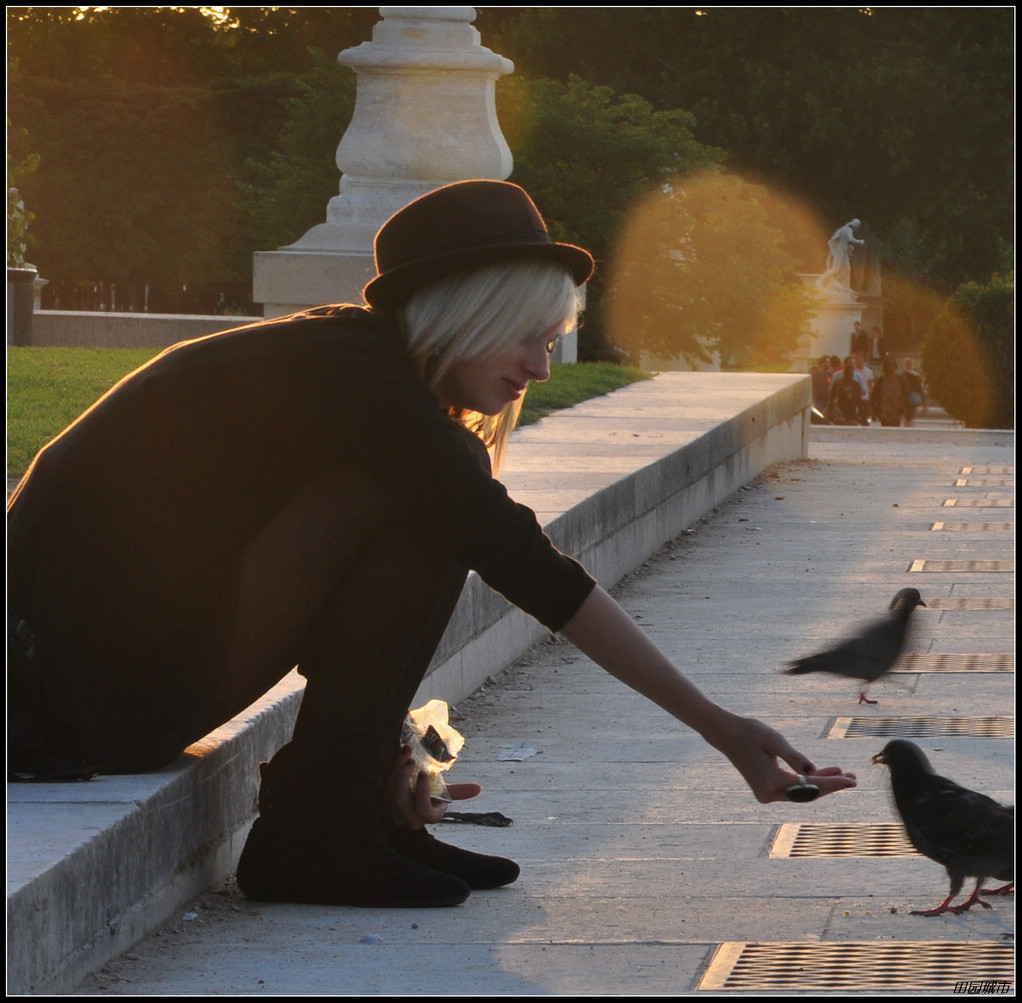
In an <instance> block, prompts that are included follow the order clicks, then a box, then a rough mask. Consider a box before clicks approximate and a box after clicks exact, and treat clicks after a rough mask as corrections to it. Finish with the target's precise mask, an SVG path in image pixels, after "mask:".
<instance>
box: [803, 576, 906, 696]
mask: <svg viewBox="0 0 1022 1003" xmlns="http://www.w3.org/2000/svg"><path fill="white" fill-rule="evenodd" d="M925 605H926V603H924V602H923V599H922V596H920V595H919V590H918V589H902V590H901V591H900V592H899V593H898V594H897V595H896V596H895V597H894V598H893V599H892V600H891V605H890V607H889V610H890V613H889V615H888V616H886V617H885V618H884V619H883V620H880V621H878V622H877V623H874V624H873V625H872V626H870V627H867V628H866V629H865V630H864V631H862V632H861V633H860V634H856V635H855V636H854V637H850V638H849V639H848V640H847V641H844V642H843V643H841V644H839V645H838V646H837V647H836V648H831V649H829V650H828V651H821V652H820V653H819V654H817V655H808V656H807V657H805V658H798V659H796V660H795V661H793V662H788V665H789V666H790V668H788V669H785V672H787V673H788V674H789V675H793V676H801V675H805V674H806V673H807V672H831V673H833V674H834V675H837V676H850V677H851V678H852V679H861V680H863V682H864V683H866V684H868V683H871V682H873V681H874V680H876V679H879V678H880V677H881V676H883V675H886V674H887V673H888V672H890V671H891V668H892V667H893V666H894V663H895V662H896V661H897V660H898V656H899V655H900V654H901V652H902V650H903V649H904V647H905V639H906V637H907V635H908V624H909V618H910V617H911V615H912V610H914V609H915V608H916V607H917V606H925ZM859 703H876V700H870V699H869V698H868V697H867V696H866V686H865V685H864V686H863V687H862V689H861V690H860V691H859Z"/></svg>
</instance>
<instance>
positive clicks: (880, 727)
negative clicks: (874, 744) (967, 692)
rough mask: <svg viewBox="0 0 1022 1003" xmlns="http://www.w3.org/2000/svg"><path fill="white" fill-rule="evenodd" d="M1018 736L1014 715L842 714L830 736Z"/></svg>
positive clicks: (835, 722)
mask: <svg viewBox="0 0 1022 1003" xmlns="http://www.w3.org/2000/svg"><path fill="white" fill-rule="evenodd" d="M954 736H960V737H969V738H1014V737H1015V719H1014V718H1013V717H839V718H835V720H834V723H833V724H832V725H831V727H830V731H829V732H828V733H827V738H950V737H954Z"/></svg>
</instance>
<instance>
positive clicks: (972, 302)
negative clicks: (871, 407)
mask: <svg viewBox="0 0 1022 1003" xmlns="http://www.w3.org/2000/svg"><path fill="white" fill-rule="evenodd" d="M1014 335H1015V279H1014V276H1013V275H1012V276H1011V277H1009V278H1006V279H1005V278H1001V276H999V275H995V276H994V277H993V279H991V281H990V282H987V283H982V284H981V283H978V282H967V283H965V284H964V285H962V286H961V287H960V288H959V289H958V291H957V292H956V293H955V295H954V297H953V298H952V299H951V301H950V302H949V303H948V304H947V306H946V307H945V308H944V310H942V311H941V313H940V315H939V316H938V317H937V318H936V319H935V320H934V321H933V323H932V324H931V326H930V329H929V331H928V332H927V336H926V342H925V343H924V345H923V374H924V376H925V377H926V384H927V387H928V388H929V392H930V396H931V397H932V398H933V399H934V400H935V401H936V402H937V403H938V404H940V405H941V407H943V408H944V410H946V411H947V413H948V414H949V415H951V417H952V418H956V419H957V420H959V421H962V422H964V423H965V424H966V425H967V426H968V427H969V428H1014V427H1015V418H1014V412H1015V347H1014V346H1015V337H1014Z"/></svg>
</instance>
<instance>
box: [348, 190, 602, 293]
mask: <svg viewBox="0 0 1022 1003" xmlns="http://www.w3.org/2000/svg"><path fill="white" fill-rule="evenodd" d="M374 250H375V254H376V271H377V272H378V273H379V274H378V275H377V276H376V278H375V279H373V280H372V281H371V282H370V283H369V284H368V285H367V286H366V287H365V289H364V290H363V291H362V295H363V296H364V297H365V300H366V302H367V303H368V304H369V305H370V306H374V307H396V306H399V305H400V304H401V303H402V301H404V300H406V299H407V298H408V297H409V296H410V295H411V294H412V293H413V292H415V290H417V289H418V288H420V287H421V286H423V285H426V284H427V283H429V282H433V281H435V280H436V279H442V278H446V277H447V276H449V275H453V274H455V273H456V272H463V271H468V270H470V269H475V268H481V267H483V266H485V265H492V264H495V263H497V262H500V261H513V260H526V261H535V260H537V259H546V260H549V261H559V262H561V263H562V264H564V265H565V266H566V267H567V269H568V270H569V271H570V272H571V274H572V277H573V278H574V280H575V284H576V285H582V283H583V282H585V281H586V280H587V279H588V278H589V276H590V275H592V273H593V267H594V263H593V258H592V255H591V254H590V253H589V252H588V251H585V250H583V249H582V248H581V247H575V246H574V245H572V244H558V243H555V242H554V241H553V240H551V239H550V234H549V233H548V232H547V228H546V224H545V223H544V222H543V217H542V216H541V215H540V214H539V210H538V209H537V208H536V206H535V205H534V204H533V201H532V199H530V198H529V196H528V195H527V194H526V193H525V190H524V189H522V188H520V187H519V186H518V185H513V184H511V183H510V182H507V181H457V182H455V183H454V184H451V185H445V186H444V187H443V188H437V189H436V190H435V191H431V192H429V193H428V194H426V195H423V196H421V197H420V198H417V199H415V201H414V202H410V203H409V204H408V205H406V206H405V207H404V208H403V209H400V210H398V211H397V212H396V213H394V215H393V216H391V217H390V219H388V220H387V222H386V223H384V224H383V226H381V227H380V231H379V233H377V235H376V241H375V245H374Z"/></svg>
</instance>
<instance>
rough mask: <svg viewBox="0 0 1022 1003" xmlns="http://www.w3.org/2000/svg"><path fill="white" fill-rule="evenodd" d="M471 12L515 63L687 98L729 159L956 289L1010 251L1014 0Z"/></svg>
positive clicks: (707, 135)
mask: <svg viewBox="0 0 1022 1003" xmlns="http://www.w3.org/2000/svg"><path fill="white" fill-rule="evenodd" d="M477 23H478V26H479V28H480V30H481V31H482V32H483V33H484V37H486V38H487V42H488V44H489V45H491V47H494V48H496V49H497V50H498V51H500V52H501V53H502V54H504V55H506V56H508V57H509V58H511V59H513V60H514V61H515V64H516V67H517V70H518V72H519V73H522V74H523V75H525V76H528V77H533V76H545V77H552V78H554V79H558V80H567V79H568V78H569V76H570V75H572V74H574V75H577V76H581V77H582V78H584V79H586V80H589V81H591V82H598V83H600V84H604V85H607V86H609V87H611V88H613V89H614V90H616V91H619V92H634V93H637V94H641V95H642V96H643V97H644V98H645V99H646V100H647V101H649V102H650V103H651V104H652V105H653V107H654V108H657V109H663V108H684V109H686V110H688V111H689V112H691V113H692V115H693V116H694V119H695V122H696V125H695V127H694V128H693V132H694V135H695V137H696V139H698V140H699V141H701V142H703V143H706V144H708V145H711V146H714V147H720V148H723V149H725V150H727V151H728V164H729V166H730V167H731V168H732V169H733V170H735V171H736V172H738V173H740V174H741V175H742V176H744V177H754V178H758V179H759V180H761V181H763V182H764V183H766V184H768V185H769V187H770V188H771V189H775V190H776V189H781V190H786V191H789V192H792V193H797V195H798V197H799V198H800V199H801V200H802V201H804V202H805V203H806V204H807V206H808V207H809V208H810V209H811V210H812V211H814V212H817V213H819V214H820V215H821V216H822V217H823V218H825V219H828V220H830V221H831V224H832V225H834V224H836V223H837V222H839V221H843V220H845V219H850V218H852V217H853V216H857V217H859V218H860V219H862V220H864V221H865V222H866V223H868V224H869V225H870V227H871V228H872V229H873V231H874V232H875V233H877V234H878V235H880V237H881V240H882V242H883V247H884V252H883V253H884V265H885V267H888V268H896V269H897V270H899V271H900V272H902V273H903V274H906V276H907V277H909V278H912V279H914V280H918V281H923V282H925V283H926V284H928V285H931V286H933V287H935V288H938V289H941V290H942V291H944V292H946V293H948V294H950V293H951V292H952V291H953V290H954V289H955V288H956V287H957V286H958V285H959V284H960V283H961V282H963V281H969V280H971V281H985V280H986V279H988V278H989V276H990V275H991V274H992V273H993V272H994V271H996V270H998V269H1000V270H1002V271H1004V270H1005V269H1006V268H1007V267H1010V265H1009V264H1008V263H1009V262H1010V261H1011V248H1012V241H1013V234H1014V211H1013V190H1014V183H1013V178H1014V149H1013V135H1014V128H1013V121H1014V38H1015V32H1014V9H1013V8H1011V7H935V8H924V7H873V8H861V7H858V8H857V7H807V8H801V9H799V8H793V7H758V8H757V7H710V8H692V7H633V8H621V7H597V8H585V9H584V10H579V9H577V8H568V7H528V8H481V12H480V17H479V20H478V22H477ZM896 234H897V236H896ZM824 250H825V248H824ZM806 264H807V266H810V268H809V270H812V271H819V270H821V267H822V266H821V265H820V264H818V263H815V262H806Z"/></svg>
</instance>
